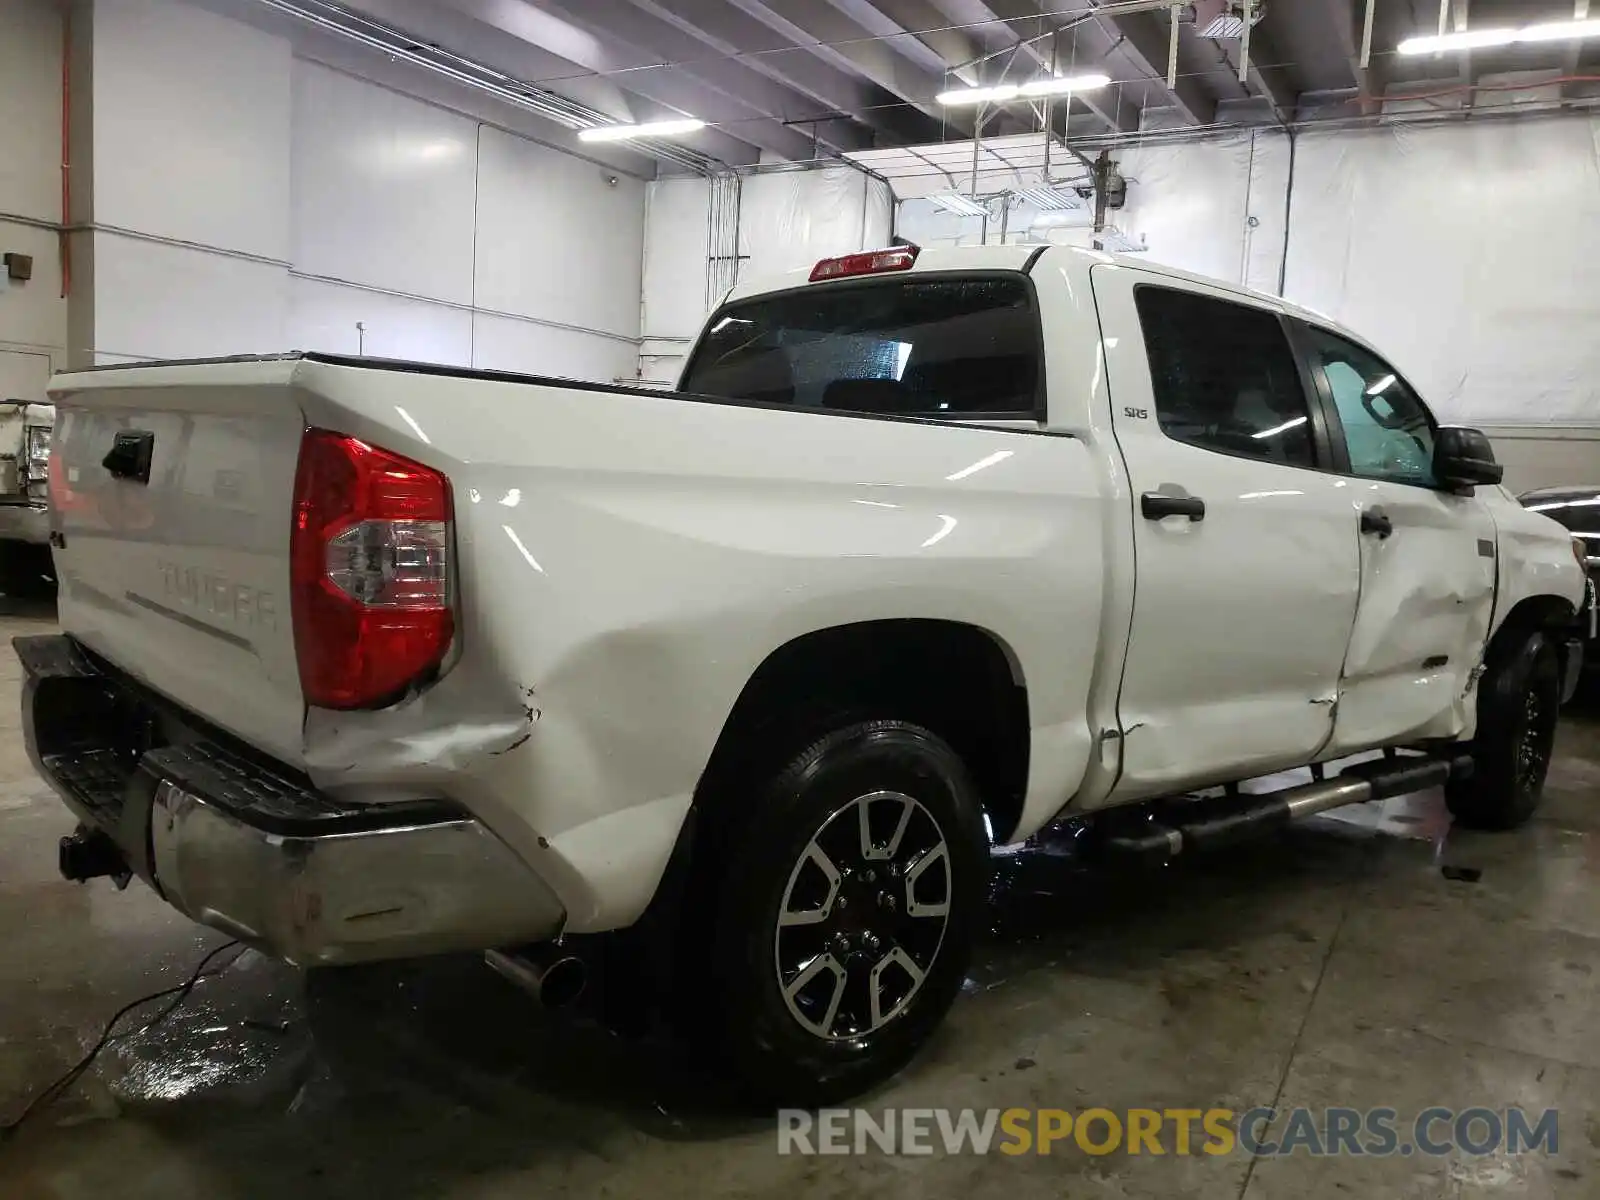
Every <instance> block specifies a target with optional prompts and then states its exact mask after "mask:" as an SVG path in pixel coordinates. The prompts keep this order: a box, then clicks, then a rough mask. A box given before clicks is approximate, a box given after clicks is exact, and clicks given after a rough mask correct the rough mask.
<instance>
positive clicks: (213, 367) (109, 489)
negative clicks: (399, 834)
mask: <svg viewBox="0 0 1600 1200" xmlns="http://www.w3.org/2000/svg"><path fill="white" fill-rule="evenodd" d="M296 361H297V360H296V359H293V358H288V359H259V360H240V361H226V362H212V363H187V364H182V365H174V366H145V367H135V368H125V369H110V370H105V369H102V370H96V371H87V372H80V373H77V374H69V375H64V376H60V377H58V378H57V379H56V381H55V383H54V385H53V386H52V388H51V396H52V397H53V398H54V400H55V403H56V405H57V420H56V438H55V454H54V461H53V463H52V471H51V499H52V505H53V507H54V510H55V514H54V523H55V524H54V528H55V530H56V532H57V533H58V534H59V535H60V536H59V537H58V539H57V548H56V552H55V555H56V569H57V574H58V576H59V578H60V582H61V591H60V614H61V624H62V626H63V628H64V629H65V630H66V632H67V633H69V634H71V635H72V636H74V637H76V638H77V639H78V640H79V641H81V642H82V643H83V644H84V645H86V646H88V647H89V649H91V650H93V651H94V652H95V653H97V654H100V655H102V656H103V657H105V658H106V659H109V660H110V661H111V662H113V663H114V664H116V665H117V666H119V667H121V668H123V669H124V670H125V671H127V672H128V673H129V674H131V675H133V676H134V677H136V678H138V679H140V680H141V681H143V682H144V683H146V684H148V685H149V686H150V687H152V688H153V689H155V690H156V691H158V692H160V693H162V694H164V695H166V696H167V697H168V698H170V699H172V700H174V701H176V702H177V703H179V704H181V705H183V706H184V707H186V708H188V709H191V710H192V711H194V712H196V713H198V714H200V715H201V716H203V717H205V718H206V719H207V720H209V721H211V722H213V723H214V724H216V725H218V726H220V727H221V728H223V729H225V730H227V731H229V732H231V733H233V734H235V735H237V736H238V737H241V738H243V739H244V740H246V741H248V742H250V743H252V744H254V745H256V746H257V747H259V748H261V749H263V750H266V751H268V752H270V753H272V754H274V755H276V756H278V757H279V758H281V759H283V760H285V761H287V762H290V763H295V764H298V763H300V762H301V761H302V750H301V745H302V742H301V730H302V725H303V722H304V715H305V707H304V704H303V703H302V699H301V692H300V680H299V672H298V668H297V666H296V661H295V646H294V627H293V623H292V620H291V612H290V593H289V535H290V525H291V519H292V511H293V497H294V479H295V467H296V460H297V456H298V453H299V447H300V438H301V434H302V432H303V429H304V424H305V422H304V420H303V418H302V416H301V411H300V407H299V404H298V402H297V401H296V398H295V394H294V389H293V386H292V379H293V372H294V368H295V365H296Z"/></svg>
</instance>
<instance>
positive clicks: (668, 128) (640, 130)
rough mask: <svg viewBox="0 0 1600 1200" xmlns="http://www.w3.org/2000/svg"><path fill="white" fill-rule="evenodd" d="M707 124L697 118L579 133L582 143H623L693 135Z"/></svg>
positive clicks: (620, 126) (618, 126)
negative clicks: (639, 139) (630, 140)
mask: <svg viewBox="0 0 1600 1200" xmlns="http://www.w3.org/2000/svg"><path fill="white" fill-rule="evenodd" d="M705 127H706V123H705V122H704V121H701V120H699V119H698V118H695V117H685V118H683V119H682V120H681V121H646V122H645V123H644V124H643V125H602V126H600V127H599V128H598V129H584V130H580V131H579V133H578V140H579V141H581V142H623V141H627V140H628V139H630V138H648V137H673V136H674V135H676V134H680V133H693V132H694V131H695V130H697V129H704V128H705Z"/></svg>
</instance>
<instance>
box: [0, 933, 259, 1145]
mask: <svg viewBox="0 0 1600 1200" xmlns="http://www.w3.org/2000/svg"><path fill="white" fill-rule="evenodd" d="M235 946H238V947H239V954H243V953H244V948H243V946H242V945H241V943H239V942H237V941H228V942H223V943H222V945H220V946H216V947H213V948H212V949H211V950H210V951H209V952H208V953H207V954H206V956H205V957H204V958H202V959H201V960H200V962H199V965H198V966H196V967H195V969H194V971H193V973H191V974H190V976H189V978H188V979H187V980H186V981H185V982H183V983H180V984H178V985H177V986H176V987H169V988H163V989H162V990H161V991H159V992H151V993H150V994H149V995H148V996H140V997H139V998H138V999H137V1000H131V1001H129V1002H128V1003H127V1004H124V1005H123V1006H122V1007H121V1008H119V1009H117V1011H116V1012H115V1013H113V1014H112V1017H111V1019H110V1020H109V1021H107V1022H106V1024H105V1028H104V1029H103V1030H102V1031H101V1033H100V1038H99V1040H98V1041H96V1042H95V1044H94V1045H93V1046H91V1047H90V1048H89V1052H88V1053H87V1054H85V1055H84V1056H83V1057H82V1058H80V1059H79V1060H78V1061H77V1062H76V1063H74V1064H73V1065H72V1067H71V1068H70V1069H69V1070H68V1071H67V1072H66V1073H65V1074H64V1075H62V1076H61V1077H60V1078H59V1079H57V1080H56V1081H55V1082H54V1083H52V1084H51V1085H50V1086H49V1087H47V1088H45V1089H44V1091H42V1092H40V1093H39V1094H38V1095H37V1096H35V1097H34V1098H33V1099H32V1100H30V1101H28V1106H27V1107H26V1108H24V1109H23V1110H22V1112H21V1113H20V1114H18V1116H17V1118H16V1120H14V1121H8V1122H7V1123H6V1124H4V1125H0V1143H3V1142H5V1141H7V1140H8V1139H10V1138H11V1137H12V1136H13V1135H15V1134H16V1132H17V1130H19V1129H21V1128H22V1125H23V1122H25V1121H26V1120H27V1119H28V1118H29V1117H31V1116H33V1115H34V1113H36V1112H39V1111H40V1110H42V1109H43V1108H45V1107H46V1106H47V1105H49V1104H50V1103H51V1102H53V1101H55V1100H57V1099H59V1098H60V1097H61V1095H62V1094H63V1093H65V1092H66V1090H67V1089H68V1088H70V1087H71V1086H72V1085H73V1084H74V1083H76V1082H77V1081H78V1080H79V1079H80V1078H81V1077H82V1076H83V1073H84V1072H85V1071H87V1070H88V1069H89V1068H90V1067H91V1066H93V1065H94V1060H95V1059H97V1058H98V1057H100V1052H101V1051H102V1050H104V1049H105V1048H106V1047H107V1046H109V1045H110V1044H111V1043H112V1042H114V1041H116V1040H118V1039H119V1038H123V1037H128V1036H131V1035H132V1034H134V1033H145V1032H146V1031H148V1030H151V1029H154V1028H155V1027H156V1026H157V1025H159V1024H161V1022H163V1021H165V1020H166V1019H167V1018H168V1017H170V1016H171V1015H172V1014H173V1013H174V1012H176V1011H177V1009H178V1006H179V1005H180V1004H182V1003H183V1002H184V1001H185V1000H187V999H188V998H189V993H191V992H193V991H194V989H195V987H196V985H197V984H199V982H200V981H201V980H202V979H205V978H207V977H208V975H220V974H221V973H222V972H223V971H226V970H227V969H228V968H229V967H231V966H233V964H234V963H235V962H236V961H238V959H239V954H235V955H234V956H233V957H232V958H230V959H229V960H228V961H227V962H226V963H225V964H223V965H222V966H221V967H218V968H217V969H216V970H215V971H210V972H208V971H207V970H206V967H207V966H209V965H210V963H211V960H212V959H214V958H216V957H217V955H219V954H221V953H222V952H223V951H224V950H228V949H231V948H233V947H235ZM163 996H171V997H172V998H173V999H172V1003H171V1004H169V1005H167V1006H166V1007H165V1008H163V1009H162V1010H161V1011H160V1012H159V1013H157V1014H156V1015H155V1016H153V1017H151V1018H150V1020H148V1021H146V1022H145V1023H144V1024H143V1025H141V1026H139V1028H138V1029H135V1030H130V1031H128V1033H122V1034H113V1033H112V1030H114V1029H116V1027H117V1022H118V1021H120V1020H122V1018H123V1017H125V1016H127V1015H128V1014H129V1013H130V1012H132V1011H133V1010H134V1009H136V1008H138V1007H139V1006H140V1005H141V1004H149V1003H150V1001H152V1000H159V999H161V998H162V997H163Z"/></svg>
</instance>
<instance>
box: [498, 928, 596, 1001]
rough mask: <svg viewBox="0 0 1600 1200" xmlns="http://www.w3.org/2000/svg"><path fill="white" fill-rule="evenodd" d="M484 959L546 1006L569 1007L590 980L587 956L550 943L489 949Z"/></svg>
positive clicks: (581, 993)
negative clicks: (579, 956)
mask: <svg viewBox="0 0 1600 1200" xmlns="http://www.w3.org/2000/svg"><path fill="white" fill-rule="evenodd" d="M483 961H484V962H486V963H488V964H489V965H490V966H491V967H493V968H494V969H495V971H497V972H498V973H499V974H501V975H503V976H504V977H505V978H506V979H509V980H510V981H511V982H512V983H514V984H516V985H517V986H518V987H519V988H521V989H522V990H523V991H525V992H527V993H528V994H529V995H531V996H532V997H533V998H534V999H535V1000H537V1001H538V1002H539V1003H540V1004H542V1005H544V1006H545V1007H546V1008H566V1007H567V1006H568V1005H569V1004H572V1003H573V1002H575V1001H576V1000H577V999H578V997H579V996H581V995H583V989H584V986H585V985H586V984H587V983H588V982H589V968H588V967H587V966H585V965H584V961H583V959H581V958H578V957H577V956H576V955H573V954H568V953H566V952H565V951H563V950H562V949H561V948H560V947H558V946H555V945H553V944H551V943H548V942H546V943H542V944H540V945H538V946H531V947H529V948H528V949H526V950H519V951H516V952H510V951H505V950H485V951H484V952H483Z"/></svg>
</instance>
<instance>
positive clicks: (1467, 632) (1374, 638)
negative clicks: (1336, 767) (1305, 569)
mask: <svg viewBox="0 0 1600 1200" xmlns="http://www.w3.org/2000/svg"><path fill="white" fill-rule="evenodd" d="M1296 326H1297V329H1296V335H1297V336H1296V341H1297V342H1298V343H1299V346H1300V349H1301V352H1302V353H1303V354H1304V356H1305V358H1306V359H1307V361H1308V363H1309V366H1310V368H1311V376H1312V379H1313V381H1314V383H1315V385H1316V387H1317V390H1318V391H1319V392H1320V393H1321V399H1322V402H1323V404H1324V407H1325V409H1326V411H1327V416H1328V425H1329V428H1330V432H1331V433H1332V435H1333V436H1332V440H1333V442H1334V451H1335V454H1336V456H1337V458H1338V459H1339V469H1340V470H1341V471H1344V472H1346V473H1347V474H1349V475H1350V476H1352V477H1353V483H1352V490H1353V491H1354V493H1355V500H1356V504H1357V509H1358V512H1357V516H1356V520H1357V522H1358V527H1359V530H1360V546H1361V595H1360V600H1359V602H1358V604H1357V608H1356V620H1355V626H1354V628H1353V630H1352V631H1351V636H1350V646H1349V649H1348V651H1347V652H1346V654H1345V664H1344V671H1343V675H1342V678H1341V680H1340V685H1339V703H1338V709H1337V716H1336V718H1335V721H1334V735H1333V743H1332V745H1331V746H1330V747H1329V751H1330V752H1335V753H1337V752H1343V751H1354V750H1358V749H1362V748H1364V747H1367V746H1373V745H1377V744H1380V743H1392V742H1395V741H1398V740H1402V739H1405V738H1410V737H1417V738H1421V737H1450V736H1454V735H1455V734H1457V733H1459V732H1461V731H1462V729H1463V728H1464V727H1465V723H1466V720H1467V715H1468V711H1469V710H1468V705H1469V704H1470V703H1471V698H1470V697H1469V695H1468V691H1469V688H1470V686H1471V681H1472V672H1473V670H1474V669H1475V668H1476V667H1477V665H1478V661H1479V659H1480V657H1481V652H1482V649H1483V644H1484V639H1485V637H1486V636H1487V634H1488V630H1489V623H1490V619H1491V616H1492V613H1493V608H1494V584H1495V529H1494V520H1493V518H1492V517H1491V516H1490V515H1489V512H1488V510H1487V508H1485V507H1484V505H1483V504H1481V503H1480V502H1479V501H1478V500H1477V499H1475V498H1474V497H1472V496H1470V495H1456V494H1454V493H1452V492H1449V491H1446V490H1443V489H1441V488H1440V487H1439V486H1438V485H1437V483H1436V482H1435V480H1434V477H1433V443H1434V430H1435V429H1436V427H1437V426H1436V423H1435V421H1434V419H1433V416H1432V414H1431V413H1429V412H1428V409H1427V406H1426V405H1425V404H1423V402H1422V400H1421V399H1420V398H1419V397H1418V396H1417V394H1416V392H1415V391H1414V390H1413V389H1412V388H1411V387H1410V386H1408V385H1407V383H1406V381H1405V380H1404V379H1402V378H1401V377H1400V375H1399V374H1398V372H1396V371H1395V370H1394V369H1393V368H1392V367H1391V366H1390V365H1389V364H1388V363H1386V362H1385V361H1384V360H1383V359H1382V358H1380V357H1379V356H1378V355H1377V354H1375V353H1373V352H1372V351H1371V350H1369V349H1367V348H1366V347H1364V346H1361V345H1358V344H1356V343H1355V342H1352V341H1350V340H1349V339H1348V338H1345V337H1342V336H1340V335H1339V334H1335V333H1333V332H1331V331H1329V330H1326V329H1321V328H1318V327H1316V326H1313V325H1310V324H1306V323H1303V322H1296Z"/></svg>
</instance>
